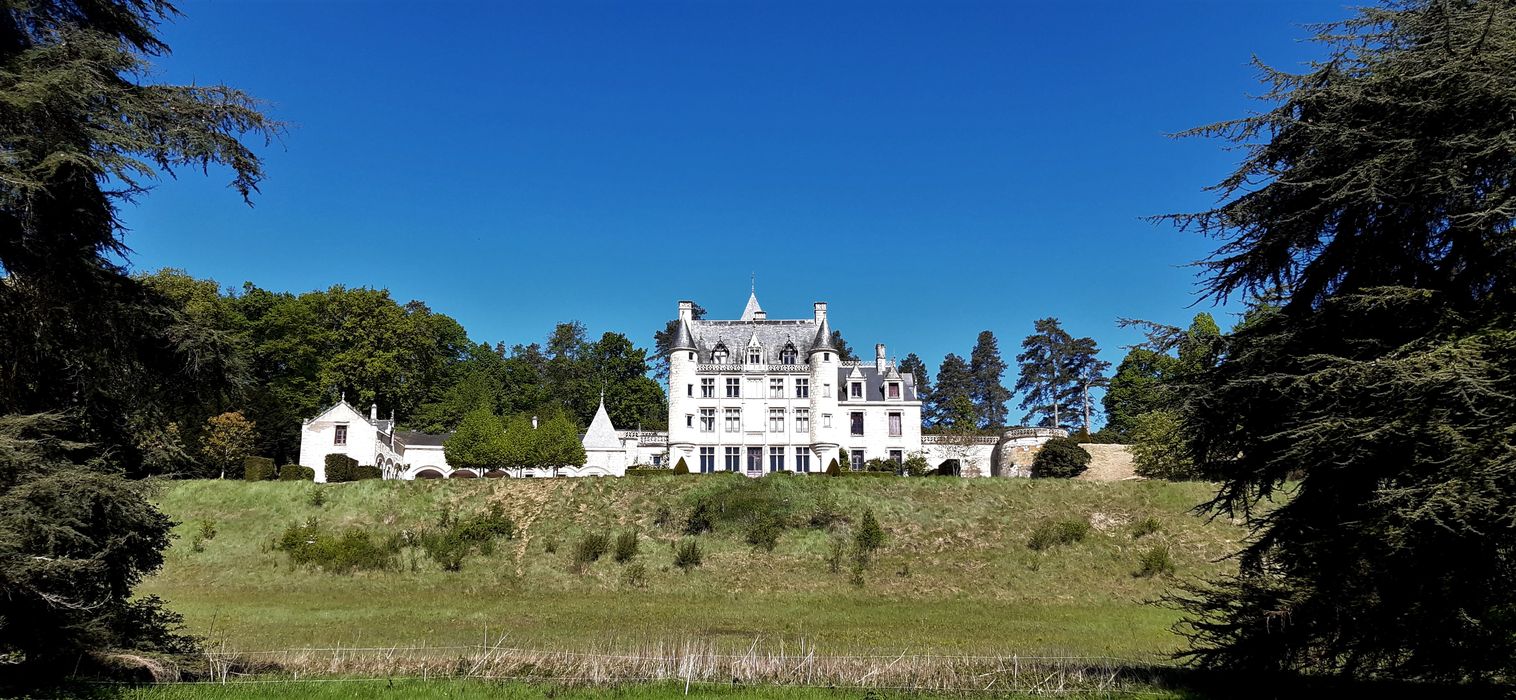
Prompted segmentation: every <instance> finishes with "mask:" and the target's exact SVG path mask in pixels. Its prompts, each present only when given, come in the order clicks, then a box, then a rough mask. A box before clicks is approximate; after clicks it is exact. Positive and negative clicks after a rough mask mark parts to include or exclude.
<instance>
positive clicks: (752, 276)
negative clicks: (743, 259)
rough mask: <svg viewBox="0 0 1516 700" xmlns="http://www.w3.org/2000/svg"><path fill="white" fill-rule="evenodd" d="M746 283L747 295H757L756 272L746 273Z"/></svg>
mask: <svg viewBox="0 0 1516 700" xmlns="http://www.w3.org/2000/svg"><path fill="white" fill-rule="evenodd" d="M748 283H749V284H748V293H749V294H757V293H758V273H756V272H749V273H748Z"/></svg>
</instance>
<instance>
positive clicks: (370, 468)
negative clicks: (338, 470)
mask: <svg viewBox="0 0 1516 700" xmlns="http://www.w3.org/2000/svg"><path fill="white" fill-rule="evenodd" d="M383 478H384V470H383V469H380V468H379V467H376V466H374V465H372V464H364V465H361V466H358V467H355V468H354V470H353V481H363V480H364V479H383Z"/></svg>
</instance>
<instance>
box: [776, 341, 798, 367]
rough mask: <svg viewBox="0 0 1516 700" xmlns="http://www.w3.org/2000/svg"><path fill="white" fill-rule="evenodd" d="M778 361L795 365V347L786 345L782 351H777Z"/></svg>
mask: <svg viewBox="0 0 1516 700" xmlns="http://www.w3.org/2000/svg"><path fill="white" fill-rule="evenodd" d="M779 361H780V362H782V363H784V364H787V365H793V364H795V346H794V345H793V344H787V345H785V346H784V349H783V350H780V351H779Z"/></svg>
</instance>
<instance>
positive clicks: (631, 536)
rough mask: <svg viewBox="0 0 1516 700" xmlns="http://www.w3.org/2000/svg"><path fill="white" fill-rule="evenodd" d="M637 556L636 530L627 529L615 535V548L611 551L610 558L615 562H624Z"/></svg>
mask: <svg viewBox="0 0 1516 700" xmlns="http://www.w3.org/2000/svg"><path fill="white" fill-rule="evenodd" d="M635 556H637V531H636V530H629V531H627V532H623V533H621V534H619V535H616V548H615V549H614V550H612V552H611V558H612V559H614V560H616V563H617V564H625V563H627V562H629V561H631V560H632V557H635Z"/></svg>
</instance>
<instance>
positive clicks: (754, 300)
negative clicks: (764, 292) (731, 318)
mask: <svg viewBox="0 0 1516 700" xmlns="http://www.w3.org/2000/svg"><path fill="white" fill-rule="evenodd" d="M761 313H763V307H762V306H759V305H758V292H757V291H754V292H753V293H751V294H749V295H747V306H746V307H744V308H743V309H742V320H744V321H756V320H758V314H761Z"/></svg>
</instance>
